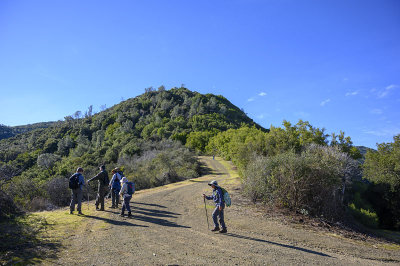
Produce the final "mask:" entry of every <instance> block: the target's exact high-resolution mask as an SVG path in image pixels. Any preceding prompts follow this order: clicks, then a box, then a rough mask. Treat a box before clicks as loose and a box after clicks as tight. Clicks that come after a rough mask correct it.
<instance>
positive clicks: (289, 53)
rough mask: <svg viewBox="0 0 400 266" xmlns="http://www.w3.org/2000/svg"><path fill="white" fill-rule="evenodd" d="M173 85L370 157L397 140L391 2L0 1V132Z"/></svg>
mask: <svg viewBox="0 0 400 266" xmlns="http://www.w3.org/2000/svg"><path fill="white" fill-rule="evenodd" d="M181 84H184V85H185V86H186V87H187V88H189V89H191V90H195V91H198V92H200V93H214V94H221V95H224V96H225V97H226V98H228V99H229V100H230V101H231V102H232V103H234V104H235V105H237V106H238V107H240V108H243V109H244V110H245V112H246V113H247V114H248V115H249V116H250V117H251V118H253V119H254V120H255V121H256V122H258V123H259V124H261V125H262V126H264V127H266V128H268V127H270V125H271V124H272V125H274V126H281V124H282V121H283V119H286V120H289V121H291V122H293V123H296V122H297V121H298V120H299V119H303V120H307V121H310V123H311V124H312V125H314V126H317V127H324V128H326V130H327V133H331V132H339V130H343V131H344V132H345V133H346V135H348V136H351V138H352V140H353V142H354V144H355V145H365V146H368V147H373V148H374V147H375V143H381V142H388V141H392V138H393V136H394V135H395V134H399V133H400V107H399V106H400V1H398V0H374V1H368V0H352V1H348V0H343V1H342V0H334V1H325V0H324V1H320V0H315V1H310V0H309V1H308V0H304V1H297V0H293V1H291V0H241V1H234V0H233V1H232V0H229V1H228V0H226V1H218V0H211V1H204V0H201V1H200V0H199V1H187V0H186V1H185V0H182V1H174V0H168V1H161V0H160V1H152V0H149V1H119V0H116V1H100V0H95V1H87V0H85V1H74V0H65V1H53V0H48V1H43V0H35V1H29V0H26V1H19V0H1V1H0V123H1V124H5V125H11V126H14V125H21V124H28V123H35V122H42V121H54V120H60V119H63V118H64V117H65V116H67V115H70V114H73V113H74V112H75V111H77V110H80V111H82V112H84V111H85V110H86V109H87V107H88V106H89V105H93V106H94V109H95V111H99V109H100V106H101V105H104V104H106V105H107V107H110V106H112V105H114V104H116V103H118V102H120V101H121V99H127V98H130V97H135V96H137V95H140V94H142V93H143V92H144V89H145V88H147V87H150V86H153V87H154V88H157V87H159V86H160V85H164V86H165V87H166V88H167V89H170V88H172V87H179V86H181Z"/></svg>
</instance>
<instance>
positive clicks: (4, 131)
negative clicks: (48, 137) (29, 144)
mask: <svg viewBox="0 0 400 266" xmlns="http://www.w3.org/2000/svg"><path fill="white" fill-rule="evenodd" d="M54 123H55V122H41V123H35V124H28V125H22V126H15V127H9V126H6V125H2V124H0V140H2V139H7V138H11V137H14V136H16V135H18V134H22V133H25V132H29V131H32V130H35V129H38V128H48V127H50V126H51V125H53V124H54Z"/></svg>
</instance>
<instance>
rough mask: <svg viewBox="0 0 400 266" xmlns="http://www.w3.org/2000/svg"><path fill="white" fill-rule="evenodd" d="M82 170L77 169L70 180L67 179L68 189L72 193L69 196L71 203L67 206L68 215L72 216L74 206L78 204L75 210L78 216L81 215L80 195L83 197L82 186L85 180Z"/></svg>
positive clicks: (80, 168)
mask: <svg viewBox="0 0 400 266" xmlns="http://www.w3.org/2000/svg"><path fill="white" fill-rule="evenodd" d="M82 173H83V168H82V167H78V169H76V173H75V174H73V175H72V176H71V177H70V178H69V188H70V189H71V191H72V194H71V203H70V205H69V209H70V212H69V213H70V214H73V213H74V211H75V204H78V206H77V210H78V214H82V215H83V213H82V195H83V192H82V191H83V190H82V189H83V186H84V184H85V179H84V177H83V174H82Z"/></svg>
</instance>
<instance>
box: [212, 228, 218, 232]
mask: <svg viewBox="0 0 400 266" xmlns="http://www.w3.org/2000/svg"><path fill="white" fill-rule="evenodd" d="M211 231H212V232H216V231H219V227H214V229H212V230H211Z"/></svg>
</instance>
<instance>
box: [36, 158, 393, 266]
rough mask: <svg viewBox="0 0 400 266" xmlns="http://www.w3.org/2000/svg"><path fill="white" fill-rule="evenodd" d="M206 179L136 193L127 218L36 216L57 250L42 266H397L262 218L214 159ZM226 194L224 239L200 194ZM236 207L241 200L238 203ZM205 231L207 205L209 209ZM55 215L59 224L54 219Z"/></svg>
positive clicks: (328, 237) (229, 168) (208, 161)
mask: <svg viewBox="0 0 400 266" xmlns="http://www.w3.org/2000/svg"><path fill="white" fill-rule="evenodd" d="M200 160H201V161H202V162H203V164H204V165H206V166H207V168H208V169H209V173H208V174H206V175H204V176H202V177H200V178H196V179H192V180H186V181H183V182H179V183H174V184H169V185H166V186H163V187H158V188H154V189H147V190H142V191H138V192H136V193H135V194H134V195H133V198H132V201H131V207H132V214H133V217H132V218H123V217H120V216H119V210H117V209H110V208H109V207H110V206H111V200H110V199H108V200H106V211H104V212H98V211H95V210H94V203H93V202H90V207H89V209H88V205H87V202H84V203H83V205H82V211H83V213H84V214H85V216H78V215H70V214H69V210H68V208H65V209H62V210H59V211H55V212H40V213H36V214H35V215H37V216H41V217H44V218H45V219H46V220H48V222H49V229H48V230H47V232H46V234H48V237H49V238H52V239H57V241H59V242H60V246H61V247H60V248H59V249H58V250H57V252H55V255H54V256H52V257H49V258H46V259H45V260H44V261H42V262H41V263H43V264H47V265H54V264H58V265H78V264H79V265H111V264H113V265H204V264H206V265H209V264H217V263H218V264H220V265H243V264H247V265H248V264H254V265H263V264H275V265H287V264H307V265H309V264H324V265H360V264H362V265H381V264H382V265H383V264H385V265H386V264H398V263H400V251H399V250H398V249H393V250H391V249H390V248H385V247H384V246H383V245H382V246H379V245H373V243H369V242H367V241H364V242H363V241H359V240H353V239H347V238H344V237H340V236H338V235H334V234H327V233H326V232H315V231H312V230H307V229H305V228H302V227H301V226H293V225H289V224H285V223H282V222H280V221H279V220H278V219H268V218H265V217H263V215H262V212H259V211H257V209H256V207H255V206H254V205H252V204H251V203H249V202H247V201H246V200H245V199H243V197H241V196H239V192H240V182H239V180H238V176H237V173H236V171H235V168H234V167H233V165H232V164H230V163H229V162H226V161H223V160H222V159H220V158H216V159H215V160H213V159H212V157H206V156H202V157H200ZM214 179H215V180H217V181H218V183H219V184H220V185H221V186H222V187H224V188H226V189H227V190H228V191H229V193H230V195H231V198H232V206H231V207H230V208H227V209H226V210H225V222H226V224H227V228H228V233H227V234H220V233H218V232H217V233H213V232H210V231H209V230H207V220H206V216H205V209H204V202H203V197H202V194H203V193H205V194H207V195H209V194H211V189H210V187H209V186H208V185H207V183H208V182H209V181H211V180H214ZM238 199H241V200H240V201H238ZM207 206H208V209H207V210H208V215H209V221H210V228H212V227H213V225H212V218H211V213H212V210H213V208H214V206H213V205H212V201H207ZM55 213H57V216H55Z"/></svg>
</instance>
